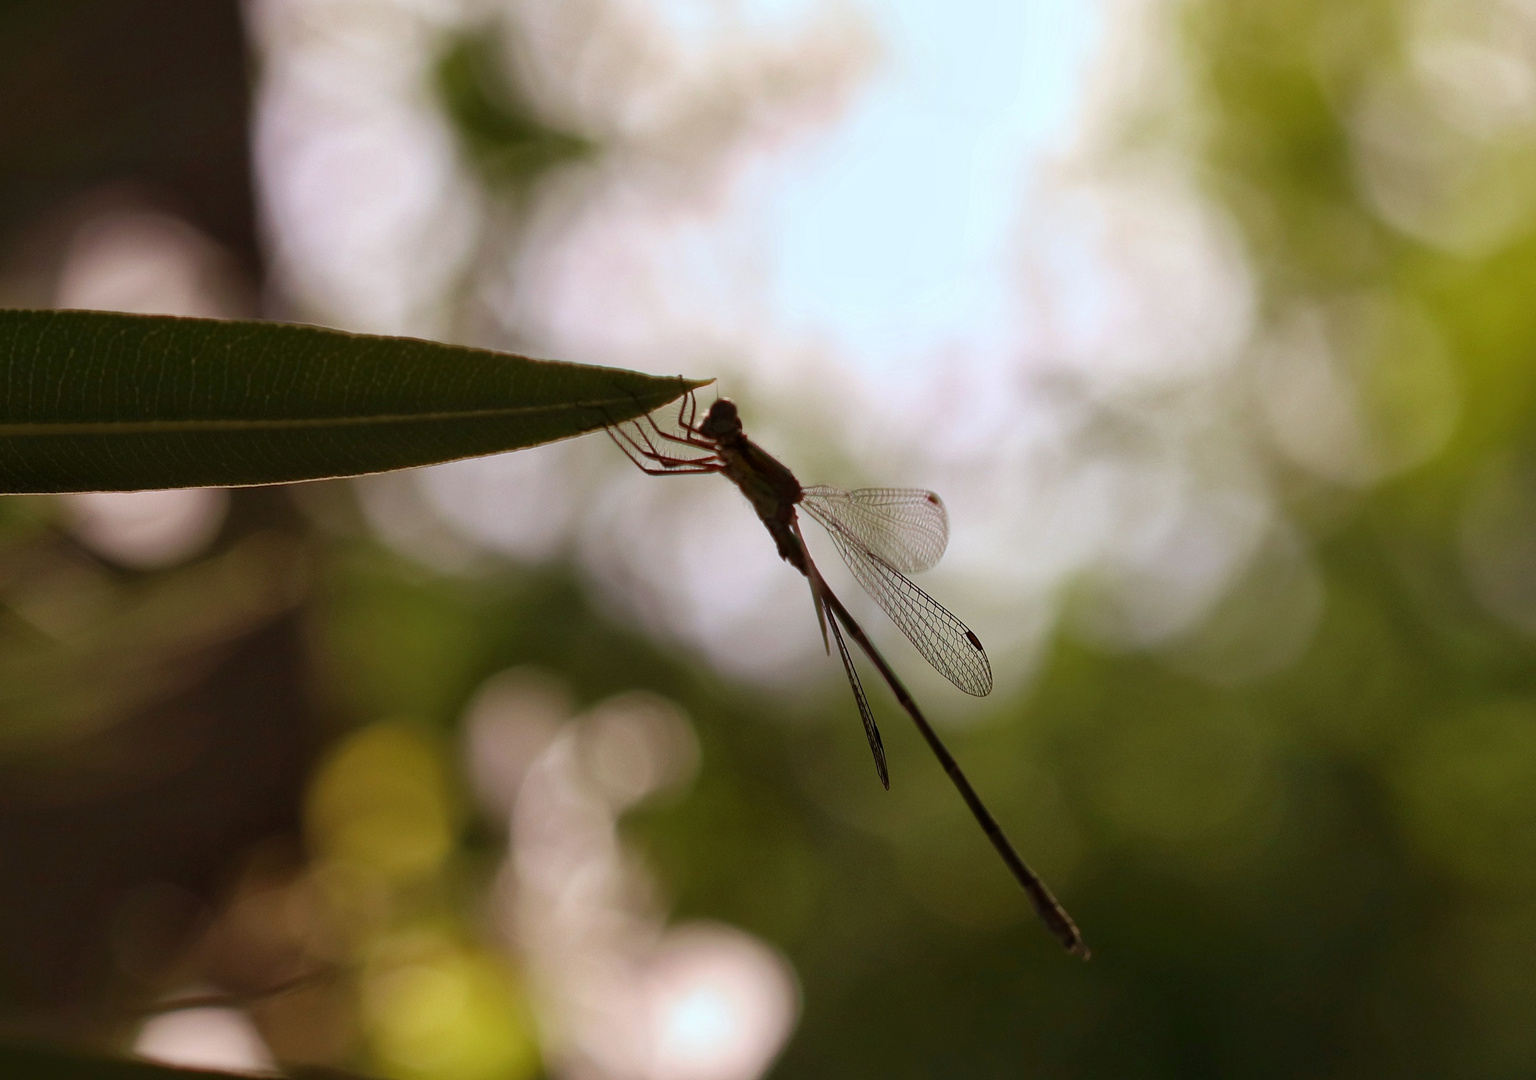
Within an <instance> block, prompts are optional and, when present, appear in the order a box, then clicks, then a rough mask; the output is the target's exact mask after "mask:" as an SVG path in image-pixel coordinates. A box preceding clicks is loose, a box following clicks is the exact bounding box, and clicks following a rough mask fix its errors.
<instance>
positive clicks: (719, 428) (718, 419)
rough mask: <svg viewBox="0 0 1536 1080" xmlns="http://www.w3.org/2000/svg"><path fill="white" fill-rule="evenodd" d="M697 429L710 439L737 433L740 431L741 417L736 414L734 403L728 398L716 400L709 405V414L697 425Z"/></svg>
mask: <svg viewBox="0 0 1536 1080" xmlns="http://www.w3.org/2000/svg"><path fill="white" fill-rule="evenodd" d="M699 431H700V432H702V433H703V434H704V435H705V437H707V438H710V439H718V438H721V437H722V436H725V435H734V434H738V433H739V432H740V431H741V418H740V417H739V416H738V415H737V414H736V403H735V402H734V401H732V400H731V399H730V398H721V399H720V400H719V401H716V402H715V403H714V404H713V405H711V406H710V407H709V415H708V416H706V417H705V418H704V423H702V424H700V425H699Z"/></svg>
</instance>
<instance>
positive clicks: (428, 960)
mask: <svg viewBox="0 0 1536 1080" xmlns="http://www.w3.org/2000/svg"><path fill="white" fill-rule="evenodd" d="M420 944H421V943H418V946H417V947H415V948H411V949H408V950H404V951H403V954H402V951H400V950H387V951H389V952H393V953H394V955H393V956H391V957H388V958H386V959H382V960H381V961H379V962H377V963H375V964H374V965H373V966H372V967H371V968H370V970H369V971H368V973H367V975H366V976H365V979H364V986H363V1002H364V1019H365V1023H366V1025H367V1033H368V1041H369V1046H370V1049H371V1050H372V1054H373V1057H374V1059H375V1066H376V1068H377V1069H378V1070H379V1071H380V1072H382V1073H384V1074H385V1075H388V1076H394V1077H400V1078H401V1080H521V1078H523V1077H527V1076H531V1075H533V1074H534V1073H535V1072H536V1071H537V1069H538V1063H539V1059H538V1050H537V1045H536V1043H535V1042H534V1038H533V1033H532V1030H531V1025H530V1023H529V1021H528V1016H527V1010H526V1008H525V1007H524V1005H523V1002H522V999H521V996H520V995H519V994H518V993H517V991H516V987H515V985H514V983H513V981H512V979H511V976H510V974H509V973H508V972H507V971H506V970H505V969H504V968H502V967H501V966H500V965H499V964H497V963H495V962H494V961H493V960H491V959H489V958H488V957H485V956H482V955H479V954H477V953H475V952H472V951H469V950H466V949H461V948H454V947H452V946H449V945H447V944H446V943H437V944H435V945H428V947H426V948H422V947H420Z"/></svg>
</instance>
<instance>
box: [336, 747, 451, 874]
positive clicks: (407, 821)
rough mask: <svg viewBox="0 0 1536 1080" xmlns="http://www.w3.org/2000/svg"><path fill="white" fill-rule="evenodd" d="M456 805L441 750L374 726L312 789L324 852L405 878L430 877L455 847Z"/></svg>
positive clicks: (345, 750) (339, 752)
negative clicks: (454, 813)
mask: <svg viewBox="0 0 1536 1080" xmlns="http://www.w3.org/2000/svg"><path fill="white" fill-rule="evenodd" d="M453 831H454V830H453V800H452V797H451V795H450V792H449V790H448V784H447V777H446V775H445V772H444V768H443V763H442V760H441V757H440V755H439V753H438V751H437V748H436V747H435V746H434V745H433V744H432V743H431V742H430V741H429V740H428V739H427V738H426V737H424V736H423V735H421V734H418V733H417V732H415V731H412V730H411V729H410V728H408V727H405V726H404V725H401V724H390V723H384V724H374V725H373V726H371V727H367V728H364V729H363V730H361V731H359V732H357V733H355V734H353V735H352V736H351V737H349V738H348V739H346V740H345V741H344V742H342V744H341V745H340V746H339V747H338V748H337V749H336V750H335V751H334V752H333V753H332V755H331V757H330V760H329V761H327V762H326V763H325V765H324V767H323V768H322V769H321V770H320V773H319V775H318V776H317V777H316V778H315V780H314V783H313V785H312V786H311V789H310V796H309V833H310V840H311V842H312V843H313V844H314V845H315V848H316V851H317V853H319V854H320V855H322V856H324V857H326V858H330V859H336V860H340V861H343V862H348V863H355V864H360V865H363V866H367V867H370V868H372V869H374V870H376V871H378V872H380V873H382V874H383V875H385V876H386V877H389V878H394V879H400V878H409V877H412V876H416V875H420V874H425V873H429V872H431V871H433V870H435V869H436V868H437V867H439V866H440V865H441V864H442V862H443V860H444V859H446V858H447V856H448V854H449V852H450V850H451V849H452V846H453Z"/></svg>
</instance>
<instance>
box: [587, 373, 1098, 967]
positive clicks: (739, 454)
mask: <svg viewBox="0 0 1536 1080" xmlns="http://www.w3.org/2000/svg"><path fill="white" fill-rule="evenodd" d="M677 425H678V428H679V431H678V432H669V431H666V430H664V429H663V428H662V427H661V425H660V424H658V423H657V422H656V420H655V418H654V417H652V416H646V417H645V418H644V419H643V420H641V421H633V422H631V423H629V424H628V425H623V424H621V425H614V426H611V427H609V429H608V433H609V435H611V436H612V437H613V440H614V442H616V443H617V444H618V445H619V448H620V449H621V450H623V451H624V453H625V454H626V455H627V456H628V457H629V458H630V460H631V461H633V462H634V463H635V464H636V465H638V466H639V467H640V468H641V469H642V470H644V471H645V472H647V473H651V474H652V475H659V476H673V475H680V474H688V473H723V474H724V475H725V476H726V478H727V479H729V480H730V481H731V482H732V483H733V484H735V485H736V486H737V487H738V488H740V489H741V492H742V494H744V495H745V496H746V497H747V499H748V501H749V502H751V503H752V506H753V509H755V510H756V511H757V516H758V517H759V518H761V519H762V522H763V524H764V525H765V526H767V528H768V532H769V535H771V536H772V537H773V539H774V543H775V544H777V545H778V549H779V554H780V555H781V556H782V557H783V558H784V561H786V562H787V563H789V564H790V565H791V566H793V567H794V568H795V569H796V570H799V571H800V572H801V573H802V574H804V575H805V577H806V580H807V581H809V582H810V586H811V600H812V603H813V604H814V605H815V608H816V618H817V621H818V622H819V623H820V626H821V635H822V642H823V644H825V645H827V648H828V651H829V652H830V651H831V646H830V644H828V642H827V637H828V632H829V631H830V633H831V640H832V641H834V642H836V643H837V652H838V656H839V657H841V659H842V661H843V669H844V671H846V672H847V675H848V684H849V686H851V687H852V688H853V697H854V701H855V702H857V704H858V707H859V716H860V718H861V719H862V720H863V721H864V734H865V737H866V738H867V739H868V740H869V749H870V751H871V752H872V753H873V754H874V757H875V771H876V772H877V773H879V776H880V782H881V783H882V784H884V785H885V786H886V787H887V788H889V787H890V773H889V770H888V768H887V766H886V760H885V747H884V745H883V744H882V742H881V740H880V729H879V727H877V726H876V724H875V716H874V713H873V712H872V711H871V709H870V707H869V699H868V698H867V697H866V696H865V693H864V685H863V683H862V682H860V681H859V673H858V669H857V668H855V667H854V664H853V657H852V656H851V655H850V653H849V651H848V646H847V643H846V642H845V641H844V639H843V632H844V631H846V632H847V634H848V636H849V637H851V638H853V640H854V641H855V642H856V643H857V644H858V646H859V648H860V649H862V650H863V652H864V654H865V655H866V656H867V657H869V660H870V662H871V663H873V664H874V665H875V668H876V670H878V671H879V672H880V675H881V677H882V678H883V679H884V680H885V683H886V685H887V686H889V687H890V689H891V693H892V694H894V695H895V697H896V700H897V701H898V702H899V703H900V704H901V706H902V708H903V709H905V710H906V712H907V715H908V716H910V717H911V718H912V721H913V723H915V724H916V725H917V729H918V731H919V732H921V733H922V736H923V738H924V740H926V741H927V743H928V746H929V748H930V749H931V750H932V751H933V753H934V756H936V757H937V758H938V759H939V764H941V765H942V766H943V767H944V771H945V772H946V773H947V774H948V775H949V778H950V780H952V781H953V782H954V785H955V787H956V788H957V789H958V790H959V792H960V797H961V798H962V799H964V800H965V804H966V806H967V807H969V809H970V811H971V813H972V815H974V816H975V818H976V821H977V823H978V824H980V825H981V829H982V831H983V832H984V833H986V835H987V838H988V839H989V840H991V841H992V846H993V847H995V848H996V849H997V853H998V854H999V855H1000V856H1002V859H1003V862H1004V864H1005V865H1007V867H1008V869H1009V871H1010V872H1012V874H1013V876H1014V878H1015V879H1016V880H1017V881H1018V883H1019V884H1020V885H1021V886H1022V887H1023V889H1024V891H1025V893H1027V894H1028V896H1029V898H1030V901H1031V903H1033V904H1034V907H1035V910H1036V911H1037V912H1038V913H1039V915H1040V918H1041V919H1042V920H1043V921H1044V922H1045V924H1046V926H1047V927H1049V928H1050V930H1051V932H1052V933H1054V934H1055V935H1056V937H1057V938H1058V939H1059V940H1060V941H1061V943H1062V945H1064V946H1065V947H1066V948H1067V950H1068V951H1069V952H1073V953H1077V954H1079V955H1081V956H1083V957H1084V958H1086V957H1087V956H1088V947H1087V945H1085V944H1084V942H1083V936H1082V934H1081V933H1080V932H1079V931H1078V929H1077V924H1076V923H1074V922H1073V921H1072V917H1071V916H1070V915H1068V914H1067V912H1066V909H1065V908H1063V907H1062V906H1061V904H1060V903H1059V902H1058V901H1057V899H1056V898H1055V897H1054V896H1052V895H1051V891H1050V889H1048V888H1047V887H1046V885H1045V882H1043V881H1041V880H1040V877H1039V875H1037V874H1036V873H1035V872H1034V871H1033V870H1031V869H1030V868H1029V866H1028V864H1026V863H1025V862H1024V860H1023V859H1022V858H1020V857H1019V854H1018V852H1017V851H1015V850H1014V847H1013V844H1012V843H1010V842H1009V840H1008V837H1007V836H1005V835H1004V834H1003V830H1002V827H1001V826H999V825H998V823H997V820H996V819H995V818H994V817H993V816H992V814H991V812H990V811H989V810H988V809H987V808H986V805H985V804H984V803H983V802H982V801H981V797H980V796H979V795H977V794H976V789H975V788H973V787H972V786H971V783H970V781H969V780H967V779H966V776H965V773H964V772H962V771H961V769H960V765H959V763H958V762H956V761H955V758H954V755H952V754H951V753H950V752H949V749H948V748H947V747H946V746H945V745H944V743H943V742H942V741H941V740H940V739H939V736H938V733H937V732H935V731H934V729H933V726H932V725H931V724H929V723H928V720H927V718H926V717H925V716H923V713H922V710H921V709H919V708H918V706H917V702H916V701H914V700H913V698H912V695H911V694H910V693H908V692H907V688H906V687H905V686H903V685H902V682H901V680H900V679H898V678H897V677H896V673H895V671H893V670H892V669H891V666H890V664H888V663H886V660H885V657H883V656H881V655H880V652H879V651H878V650H877V649H876V648H875V646H874V644H873V643H872V642H871V641H870V640H869V636H868V635H867V634H865V633H864V630H863V628H862V627H860V626H859V624H858V623H857V622H856V621H854V618H853V616H852V615H850V614H849V613H848V609H847V608H846V607H844V606H843V603H842V601H841V600H839V599H838V598H837V596H836V595H835V594H834V593H833V592H832V590H831V589H830V588H828V587H827V583H826V581H825V580H824V579H823V578H822V576H821V572H820V571H819V570H817V568H816V564H815V563H814V562H813V561H812V560H811V553H810V551H809V549H808V548H807V547H806V544H805V538H804V537H803V536H802V535H801V533H800V522H799V517H798V515H797V513H796V508H797V507H799V508H803V509H804V510H805V512H806V513H807V514H809V515H810V516H811V517H813V518H815V519H816V521H818V522H819V523H820V524H821V525H822V526H823V527H824V528H825V529H826V530H827V533H828V535H830V536H831V538H832V543H833V545H834V546H835V547H836V548H837V551H838V554H839V555H841V556H842V558H843V561H844V562H846V563H847V564H848V568H849V569H850V570H852V571H853V576H854V577H855V578H856V579H857V580H858V582H859V584H860V585H862V586H863V587H864V588H865V590H867V591H868V592H869V594H870V596H872V597H873V598H874V600H875V602H876V603H878V604H879V605H880V607H881V608H882V609H883V610H884V611H885V613H886V614H887V615H889V616H890V617H891V621H892V622H894V623H895V624H896V625H897V626H898V627H900V629H901V632H902V633H903V634H905V635H906V636H907V638H908V640H910V641H911V642H912V644H913V645H915V646H917V649H918V651H919V652H921V653H922V654H923V656H924V657H925V658H927V660H928V662H929V663H931V664H932V665H933V666H934V667H935V668H936V669H937V670H938V671H939V672H940V673H941V674H943V675H944V676H945V677H946V678H947V679H949V680H950V681H951V682H952V683H954V684H955V685H956V686H958V687H959V688H960V689H961V690H964V691H965V692H966V693H968V694H975V695H977V696H980V695H984V694H986V693H987V692H989V691H990V690H991V689H992V668H991V665H990V664H989V663H988V662H987V654H986V651H985V650H984V649H983V648H982V647H981V641H980V640H979V639H978V638H977V637H976V635H975V634H973V633H971V631H970V630H969V629H967V628H966V626H965V624H964V623H962V622H961V621H960V620H959V619H957V618H955V616H954V615H952V614H951V613H950V612H949V611H948V610H947V609H946V608H945V607H944V606H943V605H941V604H940V603H939V602H938V601H936V600H934V599H933V597H931V596H929V595H928V594H927V593H926V592H924V591H923V590H922V589H920V588H918V587H917V585H915V584H913V582H912V581H911V579H910V578H908V577H907V574H909V573H916V572H917V571H921V570H926V569H928V568H929V567H931V566H933V565H934V564H935V563H937V562H938V561H939V557H940V556H942V555H943V554H944V549H945V547H946V546H947V545H948V542H949V518H948V515H947V514H946V513H945V511H944V504H943V503H942V502H941V501H940V500H939V497H938V496H937V495H935V494H934V493H933V492H931V491H920V490H916V489H911V488H861V489H859V490H856V491H843V490H841V489H840V488H833V487H802V486H801V484H800V482H799V481H798V480H796V479H795V476H794V474H793V473H791V472H790V471H789V469H788V468H786V467H785V466H784V464H783V463H782V462H780V461H778V460H777V459H776V458H774V457H773V456H772V455H770V454H769V453H768V452H767V451H765V450H763V449H762V448H761V447H759V446H758V445H757V444H756V443H754V442H752V440H750V439H748V438H747V436H746V434H745V433H744V432H743V431H742V426H741V419H740V416H739V415H738V414H737V411H736V406H735V404H734V403H732V402H731V401H729V400H727V399H725V398H721V399H720V400H718V401H716V402H715V403H714V404H713V405H711V406H710V408H709V412H708V413H707V414H706V415H705V417H704V420H703V422H698V404H697V401H696V399H695V398H694V396H693V394H692V393H691V392H690V393H689V394H687V395H686V396H685V397H684V398H683V402H682V404H681V406H679V409H678V415H677ZM658 440H659V441H658ZM667 444H671V445H673V446H682V447H687V448H689V452H684V451H681V450H679V451H676V452H669V447H668V446H667Z"/></svg>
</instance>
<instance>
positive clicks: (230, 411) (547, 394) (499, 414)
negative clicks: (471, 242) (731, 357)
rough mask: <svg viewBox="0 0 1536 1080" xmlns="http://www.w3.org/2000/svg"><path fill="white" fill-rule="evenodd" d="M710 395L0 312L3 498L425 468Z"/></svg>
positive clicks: (271, 326) (161, 326) (371, 341)
mask: <svg viewBox="0 0 1536 1080" xmlns="http://www.w3.org/2000/svg"><path fill="white" fill-rule="evenodd" d="M701 385H703V384H702V383H700V382H696V381H692V380H688V379H684V378H681V377H673V378H658V377H656V376H652V375H643V374H641V373H639V372H635V371H625V370H623V369H620V368H603V367H592V366H588V365H585V364H565V363H558V362H555V361H551V360H530V359H528V358H527V357H523V356H513V355H510V354H508V353H497V352H490V351H488V350H485V349H467V348H463V347H460V346H455V345H441V344H437V343H435V342H430V341H418V340H416V339H414V338H391V337H375V336H371V335H367V334H346V333H342V332H340V331H337V330H326V329H322V328H320V327H316V326H294V325H290V324H286V323H268V322H221V321H216V320H212V319H179V318H172V317H171V316H166V315H122V314H116V313H108V312H96V311H0V494H16V493H22V492H57V491H134V490H139V489H143V488H167V487H203V486H236V485H245V484H277V483H285V482H289V481H295V480H317V479H321V478H325V477H335V476H356V475H359V474H361V473H371V472H383V471H386V470H389V469H403V468H407V467H409V466H413V465H430V464H434V463H436V462H440V461H452V460H454V459H457V458H465V457H474V456H476V455H480V454H494V453H498V452H500V451H504V450H516V449H519V448H521V447H525V446H536V445H538V444H539V443H546V442H552V441H554V440H556V439H565V438H569V437H571V436H573V435H580V434H582V433H584V432H588V431H595V430H597V429H599V428H601V427H603V426H604V425H605V424H610V423H617V422H619V421H622V420H627V419H631V418H633V417H637V416H641V415H643V414H645V413H647V412H650V411H651V410H652V409H656V408H659V407H660V406H662V405H665V404H666V403H667V402H669V401H675V400H676V399H677V398H678V397H680V396H681V395H682V394H684V393H686V392H687V391H688V390H690V389H693V388H694V387H697V386H701Z"/></svg>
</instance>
